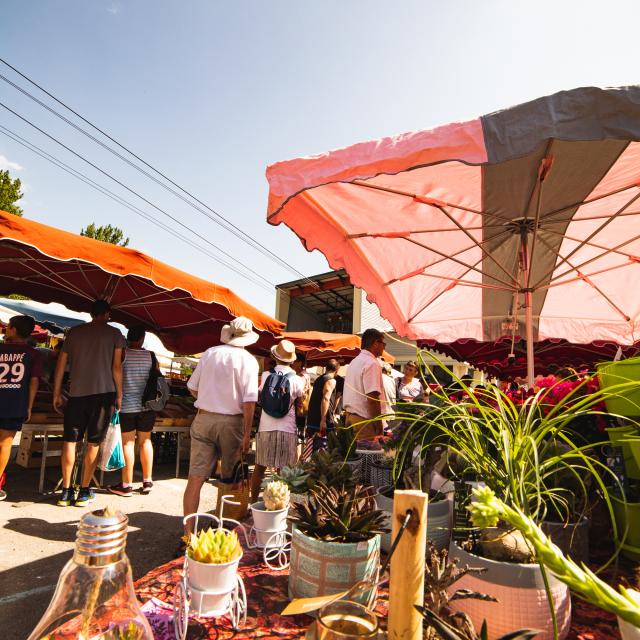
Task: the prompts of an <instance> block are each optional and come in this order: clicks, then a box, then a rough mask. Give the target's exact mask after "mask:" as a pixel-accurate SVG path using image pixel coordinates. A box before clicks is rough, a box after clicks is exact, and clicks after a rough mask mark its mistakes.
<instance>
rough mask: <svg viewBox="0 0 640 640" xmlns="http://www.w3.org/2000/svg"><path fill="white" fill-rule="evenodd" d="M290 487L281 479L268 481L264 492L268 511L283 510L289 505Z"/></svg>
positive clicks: (263, 496)
mask: <svg viewBox="0 0 640 640" xmlns="http://www.w3.org/2000/svg"><path fill="white" fill-rule="evenodd" d="M289 497H290V496H289V487H288V486H287V485H286V483H284V482H282V481H280V480H272V481H271V482H269V483H267V486H266V487H265V488H264V492H263V494H262V499H263V501H264V506H265V507H266V509H267V511H281V510H282V509H286V508H287V507H288V506H289Z"/></svg>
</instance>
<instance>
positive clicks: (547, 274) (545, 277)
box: [533, 191, 640, 289]
mask: <svg viewBox="0 0 640 640" xmlns="http://www.w3.org/2000/svg"><path fill="white" fill-rule="evenodd" d="M638 198H640V191H639V192H638V193H636V194H635V195H634V196H633V198H631V200H629V201H628V202H627V204H625V205H624V206H622V207H621V208H620V209H618V211H616V212H615V213H614V214H613V215H612V216H611V217H610V218H608V219H607V220H605V221H604V222H603V223H602V224H601V225H600V226H599V227H598V228H597V229H596V230H595V231H592V232H591V233H590V234H589V236H588V237H587V238H585V239H584V240H582V241H581V242H580V244H579V245H578V246H577V247H574V248H573V249H572V250H571V251H570V252H569V254H568V255H567V256H565V259H566V260H568V259H569V258H570V257H571V256H572V255H574V254H575V253H576V252H577V251H579V250H580V249H581V248H582V247H583V246H584V245H585V243H587V242H589V240H591V239H592V238H593V237H595V236H597V235H598V234H599V233H600V232H601V231H602V230H603V229H604V228H605V227H606V226H608V225H609V224H611V223H612V222H613V221H614V220H615V219H616V218H617V217H618V215H619V214H621V213H622V212H623V211H624V210H625V209H626V208H627V207H630V206H631V205H632V204H633V203H634V202H635V201H636V200H637V199H638ZM567 264H568V263H567ZM555 270H556V267H555V265H554V266H553V267H552V268H551V269H550V270H549V271H547V272H546V273H545V274H544V275H543V276H542V278H540V280H538V282H536V284H535V285H534V287H533V288H534V289H537V288H538V287H540V285H541V284H542V283H543V282H544V281H545V280H546V279H547V278H548V277H549V276H551V275H552V274H553V272H554V271H555Z"/></svg>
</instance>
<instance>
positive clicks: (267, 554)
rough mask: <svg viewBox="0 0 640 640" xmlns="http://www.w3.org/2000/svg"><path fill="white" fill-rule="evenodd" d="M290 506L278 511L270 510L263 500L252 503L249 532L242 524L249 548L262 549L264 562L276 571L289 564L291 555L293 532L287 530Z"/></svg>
mask: <svg viewBox="0 0 640 640" xmlns="http://www.w3.org/2000/svg"><path fill="white" fill-rule="evenodd" d="M288 511H289V507H288V506H287V507H286V508H284V509H279V510H278V511H268V510H266V509H265V508H264V503H263V502H256V503H254V504H252V505H251V512H252V514H253V526H252V527H251V529H249V533H247V531H246V529H245V527H244V526H243V525H241V524H240V527H241V528H242V531H243V533H244V536H245V540H246V542H247V547H248V548H249V549H262V550H263V551H262V558H263V560H264V563H265V564H266V565H267V567H269V569H273V570H274V571H282V570H283V569H286V568H287V567H288V566H289V557H290V555H291V533H289V531H288V530H287V514H288Z"/></svg>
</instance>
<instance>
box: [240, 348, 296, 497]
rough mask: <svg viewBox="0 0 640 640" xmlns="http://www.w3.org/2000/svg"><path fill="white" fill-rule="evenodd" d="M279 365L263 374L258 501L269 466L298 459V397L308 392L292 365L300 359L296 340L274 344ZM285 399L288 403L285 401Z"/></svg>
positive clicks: (255, 480) (254, 482)
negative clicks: (297, 353)
mask: <svg viewBox="0 0 640 640" xmlns="http://www.w3.org/2000/svg"><path fill="white" fill-rule="evenodd" d="M271 355H272V357H273V359H274V360H275V361H276V365H275V367H273V368H272V369H270V370H268V371H264V372H263V374H262V380H261V382H260V400H261V404H262V415H261V416H260V426H259V428H258V435H257V436H256V466H255V470H254V472H253V475H252V476H251V500H252V501H253V502H257V501H258V499H259V496H260V485H261V484H262V479H263V478H264V473H265V471H266V469H267V467H269V468H272V469H277V470H280V469H281V468H282V467H285V466H291V465H294V464H295V463H296V461H297V459H298V433H297V427H296V401H297V400H298V399H299V398H302V397H303V396H304V394H305V384H304V380H303V378H302V377H300V376H298V375H296V372H295V371H294V370H293V369H292V368H291V367H290V366H289V365H290V364H291V363H292V362H295V359H296V348H295V346H294V344H293V342H290V341H289V340H281V341H280V342H279V343H278V344H276V345H274V346H273V347H271ZM282 403H284V405H283V404H282Z"/></svg>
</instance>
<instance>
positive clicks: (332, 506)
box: [289, 482, 384, 604]
mask: <svg viewBox="0 0 640 640" xmlns="http://www.w3.org/2000/svg"><path fill="white" fill-rule="evenodd" d="M290 518H291V520H292V521H293V524H294V529H293V539H292V544H291V566H290V569H289V597H290V598H300V597H305V598H306V597H313V596H319V595H330V594H332V593H339V592H342V591H348V590H349V589H350V588H351V587H352V586H353V585H354V584H355V583H356V582H358V581H359V580H369V579H370V580H375V578H376V576H377V574H378V569H379V562H380V534H381V533H383V532H384V526H383V523H384V515H383V514H382V512H381V511H380V510H378V509H377V508H376V503H375V498H374V497H373V495H372V491H371V489H370V488H369V487H364V486H362V485H353V486H351V487H345V486H341V487H335V486H333V487H329V486H327V485H325V484H323V483H321V482H319V483H317V484H316V485H315V486H314V488H313V489H311V491H310V493H309V502H308V504H306V505H304V504H296V505H293V506H292V508H291V514H290ZM373 597H375V589H374V588H372V589H371V590H368V591H365V592H363V593H362V594H361V595H360V596H357V597H356V598H355V599H357V600H359V601H360V602H361V603H362V604H367V602H368V601H369V600H370V599H372V598H373Z"/></svg>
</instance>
